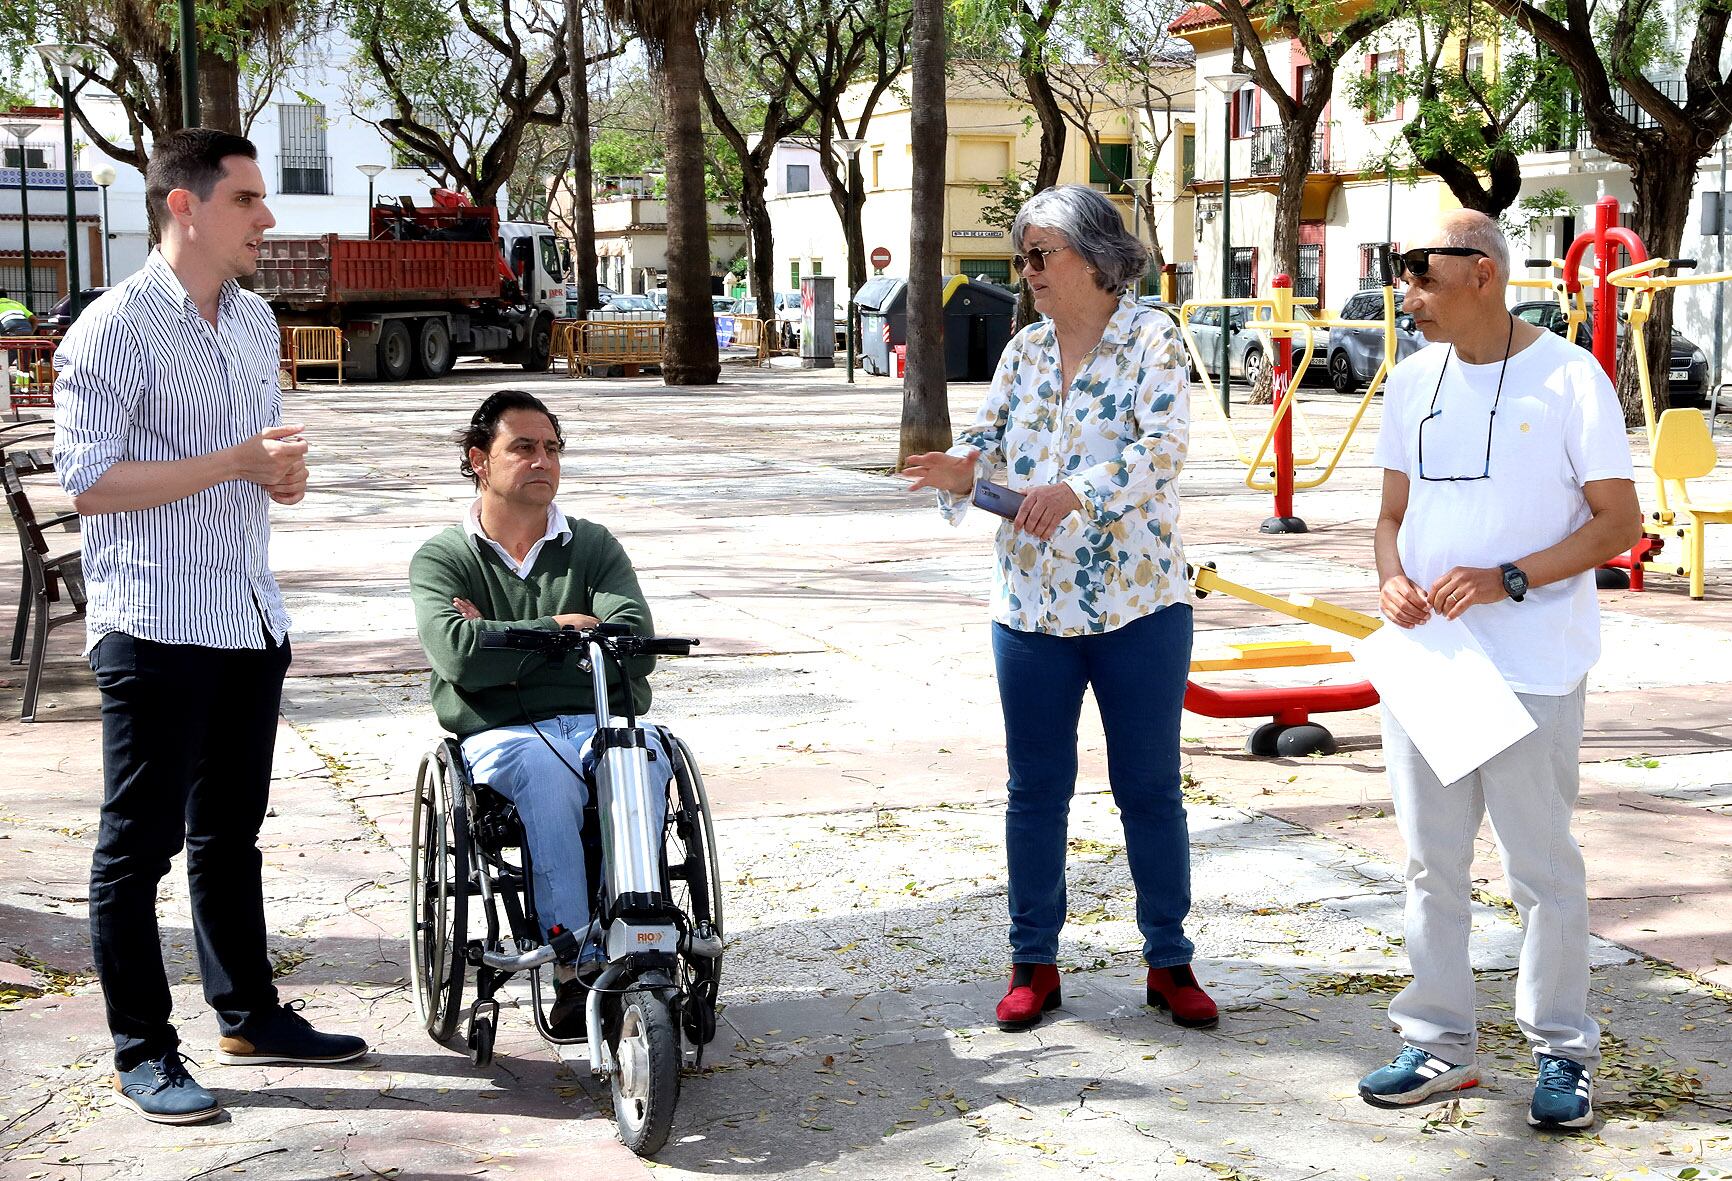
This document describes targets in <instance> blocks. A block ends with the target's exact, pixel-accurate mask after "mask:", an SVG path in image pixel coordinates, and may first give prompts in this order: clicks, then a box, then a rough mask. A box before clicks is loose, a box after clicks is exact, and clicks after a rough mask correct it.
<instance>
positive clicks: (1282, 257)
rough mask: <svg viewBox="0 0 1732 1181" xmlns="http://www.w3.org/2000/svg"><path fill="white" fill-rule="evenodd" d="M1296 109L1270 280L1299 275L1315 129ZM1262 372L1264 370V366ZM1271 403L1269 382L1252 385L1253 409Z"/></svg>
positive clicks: (1286, 131) (1286, 133)
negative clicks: (1303, 212)
mask: <svg viewBox="0 0 1732 1181" xmlns="http://www.w3.org/2000/svg"><path fill="white" fill-rule="evenodd" d="M1300 109H1301V115H1300V117H1299V118H1298V119H1294V120H1291V121H1289V122H1288V123H1287V124H1286V125H1285V126H1284V127H1283V129H1282V139H1283V143H1282V147H1281V193H1280V197H1279V198H1278V199H1277V200H1276V202H1275V246H1274V249H1273V250H1272V251H1271V252H1270V258H1269V264H1270V265H1269V270H1268V275H1269V277H1270V278H1273V277H1274V276H1276V275H1286V276H1287V277H1288V278H1289V279H1294V280H1296V279H1297V278H1298V275H1299V221H1300V213H1301V209H1302V206H1303V203H1304V200H1305V182H1306V180H1307V179H1309V177H1310V175H1311V145H1312V144H1313V143H1314V142H1315V140H1316V132H1315V130H1314V127H1315V125H1314V124H1311V123H1307V122H1306V121H1305V119H1304V114H1303V112H1304V111H1305V108H1303V107H1302V108H1300ZM1265 286H1267V284H1266V283H1265ZM1252 294H1256V293H1255V292H1253V293H1252ZM1264 369H1265V370H1267V369H1268V366H1264ZM1274 400H1275V394H1274V384H1273V383H1272V382H1269V381H1263V382H1257V383H1254V384H1253V385H1252V387H1251V404H1252V405H1253V406H1267V405H1269V404H1270V403H1271V402H1273V401H1274Z"/></svg>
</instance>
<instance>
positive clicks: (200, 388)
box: [54, 251, 289, 650]
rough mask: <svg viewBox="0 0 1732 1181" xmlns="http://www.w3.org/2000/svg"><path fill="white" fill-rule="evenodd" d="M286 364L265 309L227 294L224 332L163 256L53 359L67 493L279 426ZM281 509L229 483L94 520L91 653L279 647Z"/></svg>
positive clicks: (82, 325) (79, 327)
mask: <svg viewBox="0 0 1732 1181" xmlns="http://www.w3.org/2000/svg"><path fill="white" fill-rule="evenodd" d="M277 365H278V334H277V321H276V317H275V316H274V315H272V314H271V309H270V305H269V304H267V303H266V302H265V301H264V300H262V299H260V298H259V297H258V296H256V295H254V294H252V293H251V292H250V291H243V290H242V289H241V288H240V287H239V286H238V285H237V284H235V283H233V282H229V283H225V284H223V288H222V293H221V295H220V296H219V297H218V300H217V327H215V328H213V327H211V325H210V322H209V321H207V320H206V319H205V318H204V317H203V316H201V315H199V312H198V307H197V305H196V304H194V303H193V300H192V297H191V296H189V295H188V294H187V293H186V289H185V288H184V287H182V286H181V283H180V280H179V279H178V278H177V277H176V276H175V273H174V270H173V268H171V267H170V266H169V265H168V262H167V261H166V260H165V259H164V258H163V257H162V255H161V254H160V253H158V252H154V251H153V252H152V253H151V256H150V259H149V261H148V262H146V263H145V265H144V269H143V270H141V271H139V272H138V273H137V274H136V275H133V276H132V277H131V278H129V279H127V280H126V281H125V282H123V283H121V284H120V286H118V287H116V288H114V289H113V290H112V291H110V292H108V293H107V294H106V295H104V296H102V297H101V298H100V299H98V300H97V301H96V302H95V303H93V304H91V305H90V307H89V308H88V309H87V310H86V311H85V312H84V314H83V315H82V316H80V317H79V319H78V323H76V324H75V325H73V327H72V330H71V331H70V332H68V333H67V334H66V339H65V340H64V341H63V342H62V343H61V345H60V349H59V352H58V353H57V354H56V355H55V359H54V366H55V369H56V370H57V371H58V376H57V378H56V380H55V386H54V463H55V468H56V470H57V471H58V473H59V476H60V483H61V486H62V487H64V488H65V489H66V491H67V492H69V493H71V494H72V495H74V496H78V495H81V494H82V493H84V492H85V491H87V490H88V489H89V488H90V487H91V486H92V485H93V484H95V483H96V482H97V481H98V480H100V479H101V478H102V476H103V473H104V472H106V471H108V469H109V468H111V467H113V466H114V465H115V464H116V463H120V462H123V461H127V460H138V461H169V460H181V459H192V458H195V457H197V456H200V455H207V454H209V453H210V452H213V451H219V450H221V449H222V448H225V447H231V446H234V445H235V444H237V443H242V442H245V441H246V440H248V439H250V438H252V437H253V436H254V435H256V434H258V433H259V432H260V431H262V430H264V429H265V428H266V427H270V426H277V425H279V424H280V423H281V422H282V415H283V399H282V392H281V390H280V388H279V387H278V385H277ZM270 503H271V502H270V497H269V496H268V495H267V494H266V492H265V490H264V489H263V488H261V487H259V486H258V485H257V484H253V483H251V482H249V481H246V480H229V481H226V482H225V483H221V484H218V485H216V486H215V487H213V488H207V489H205V490H204V491H203V492H200V493H197V494H195V495H193V496H189V497H186V498H185V499H183V500H177V501H175V502H173V503H172V504H165V505H162V506H160V507H158V508H152V509H142V510H139V511H137V512H123V513H104V514H101V515H96V516H86V517H85V518H84V521H83V532H84V577H85V585H86V587H87V589H88V591H89V609H88V612H87V615H86V631H87V644H86V650H88V649H89V648H93V647H95V646H96V642H97V641H98V640H100V639H101V638H102V637H103V636H105V635H107V634H108V633H109V632H112V631H119V632H125V633H127V634H128V635H131V636H136V637H138V638H139V639H143V640H155V641H157V642H159V643H164V644H196V645H199V646H202V647H208V648H263V647H264V646H265V639H264V637H265V633H266V632H269V634H270V636H271V639H272V640H273V641H274V642H276V643H279V644H280V643H282V641H283V639H284V637H286V636H287V635H288V630H289V616H288V612H287V611H285V610H284V609H283V597H282V594H281V592H280V591H279V590H278V589H277V582H276V578H275V577H274V576H273V575H272V574H271V568H270V562H269V550H270V536H271V524H270Z"/></svg>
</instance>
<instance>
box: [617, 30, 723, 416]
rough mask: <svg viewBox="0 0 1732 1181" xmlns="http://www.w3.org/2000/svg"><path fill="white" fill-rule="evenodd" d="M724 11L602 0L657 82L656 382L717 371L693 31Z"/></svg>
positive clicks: (693, 379)
mask: <svg viewBox="0 0 1732 1181" xmlns="http://www.w3.org/2000/svg"><path fill="white" fill-rule="evenodd" d="M727 8H728V4H727V2H726V0H604V9H605V11H606V12H607V14H608V16H609V18H610V19H612V20H613V21H615V22H616V23H618V24H621V25H623V26H625V27H626V28H628V29H630V30H631V31H632V32H634V33H636V34H637V35H638V36H639V37H641V38H642V40H643V43H644V45H645V47H646V48H647V49H648V50H649V54H650V62H651V65H652V66H653V67H654V68H655V70H656V72H657V73H658V74H659V75H660V78H661V83H662V99H663V104H664V106H663V111H664V119H665V124H666V127H667V210H668V313H667V335H666V337H665V339H664V343H663V349H662V380H663V381H664V382H666V383H667V384H668V385H714V384H715V382H716V381H717V380H718V379H719V378H720V376H721V364H720V360H719V358H718V355H717V352H716V330H715V311H714V306H713V305H712V304H711V303H710V234H709V209H708V203H707V202H706V200H705V192H704V187H705V186H704V173H705V168H704V163H705V151H704V135H703V117H702V106H703V97H702V95H703V51H702V48H701V45H700V42H699V30H700V29H702V28H708V27H710V26H712V25H713V24H714V23H715V22H716V21H717V20H719V19H720V18H721V17H722V16H723V15H724V14H725V12H726V10H727Z"/></svg>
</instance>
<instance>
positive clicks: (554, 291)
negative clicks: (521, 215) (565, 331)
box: [499, 221, 571, 316]
mask: <svg viewBox="0 0 1732 1181" xmlns="http://www.w3.org/2000/svg"><path fill="white" fill-rule="evenodd" d="M499 252H500V254H501V255H503V256H504V257H505V261H506V265H507V266H509V267H510V268H511V273H512V274H513V275H516V276H517V283H518V287H519V289H520V290H521V291H522V292H523V296H524V299H525V300H526V301H527V302H528V303H529V304H531V305H533V306H534V307H536V308H538V309H541V310H544V311H547V312H549V313H551V314H552V315H555V316H563V315H565V276H566V275H568V274H570V273H571V260H570V258H569V257H567V255H566V252H565V249H564V247H563V246H562V245H561V244H560V241H559V238H558V236H556V235H555V234H554V232H553V230H552V229H550V228H549V227H547V226H545V225H542V224H541V223H540V222H532V221H502V222H500V223H499Z"/></svg>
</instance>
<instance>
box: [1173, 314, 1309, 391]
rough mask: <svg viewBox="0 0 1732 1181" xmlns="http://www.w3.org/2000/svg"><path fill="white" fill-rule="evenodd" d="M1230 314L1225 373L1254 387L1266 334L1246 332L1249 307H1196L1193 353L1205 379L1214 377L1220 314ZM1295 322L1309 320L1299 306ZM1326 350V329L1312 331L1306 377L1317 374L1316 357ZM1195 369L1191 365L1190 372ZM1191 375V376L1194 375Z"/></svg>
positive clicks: (1297, 344)
mask: <svg viewBox="0 0 1732 1181" xmlns="http://www.w3.org/2000/svg"><path fill="white" fill-rule="evenodd" d="M1223 311H1226V312H1228V313H1230V315H1229V316H1228V317H1227V329H1228V333H1229V340H1228V344H1227V371H1228V373H1230V374H1232V375H1233V376H1234V377H1242V378H1244V379H1245V380H1246V381H1247V382H1250V383H1251V384H1252V385H1255V384H1256V383H1257V381H1258V379H1259V378H1260V377H1261V376H1262V373H1263V368H1264V366H1266V365H1267V364H1268V363H1269V352H1270V348H1271V345H1270V341H1269V334H1268V333H1266V332H1260V331H1257V330H1256V329H1251V330H1249V331H1247V327H1246V326H1247V324H1249V322H1250V312H1251V311H1252V309H1250V308H1197V309H1195V310H1193V311H1192V312H1191V337H1192V339H1194V340H1195V341H1196V342H1197V351H1198V352H1199V353H1201V354H1202V356H1203V361H1204V363H1205V364H1206V365H1207V367H1208V372H1209V376H1211V377H1215V376H1217V371H1218V370H1219V368H1220V364H1221V313H1222V312H1223ZM1293 317H1294V319H1295V321H1300V320H1309V319H1310V318H1311V313H1310V312H1308V311H1306V310H1305V309H1304V308H1302V307H1296V308H1294V309H1293ZM1293 347H1294V362H1295V364H1297V362H1298V357H1299V355H1300V354H1301V353H1303V352H1304V349H1305V342H1304V341H1303V340H1301V339H1295V340H1294V342H1293ZM1328 347H1329V330H1328V329H1326V328H1319V329H1317V330H1316V344H1315V345H1314V346H1313V351H1312V357H1311V360H1312V364H1311V366H1310V368H1309V369H1308V370H1307V375H1309V374H1311V373H1315V372H1316V371H1317V364H1316V362H1317V358H1318V356H1319V355H1327V350H1328ZM1195 368H1196V367H1195V366H1194V365H1193V366H1192V369H1193V371H1194V370H1195ZM1195 375H1196V374H1195V372H1193V374H1192V376H1195Z"/></svg>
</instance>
